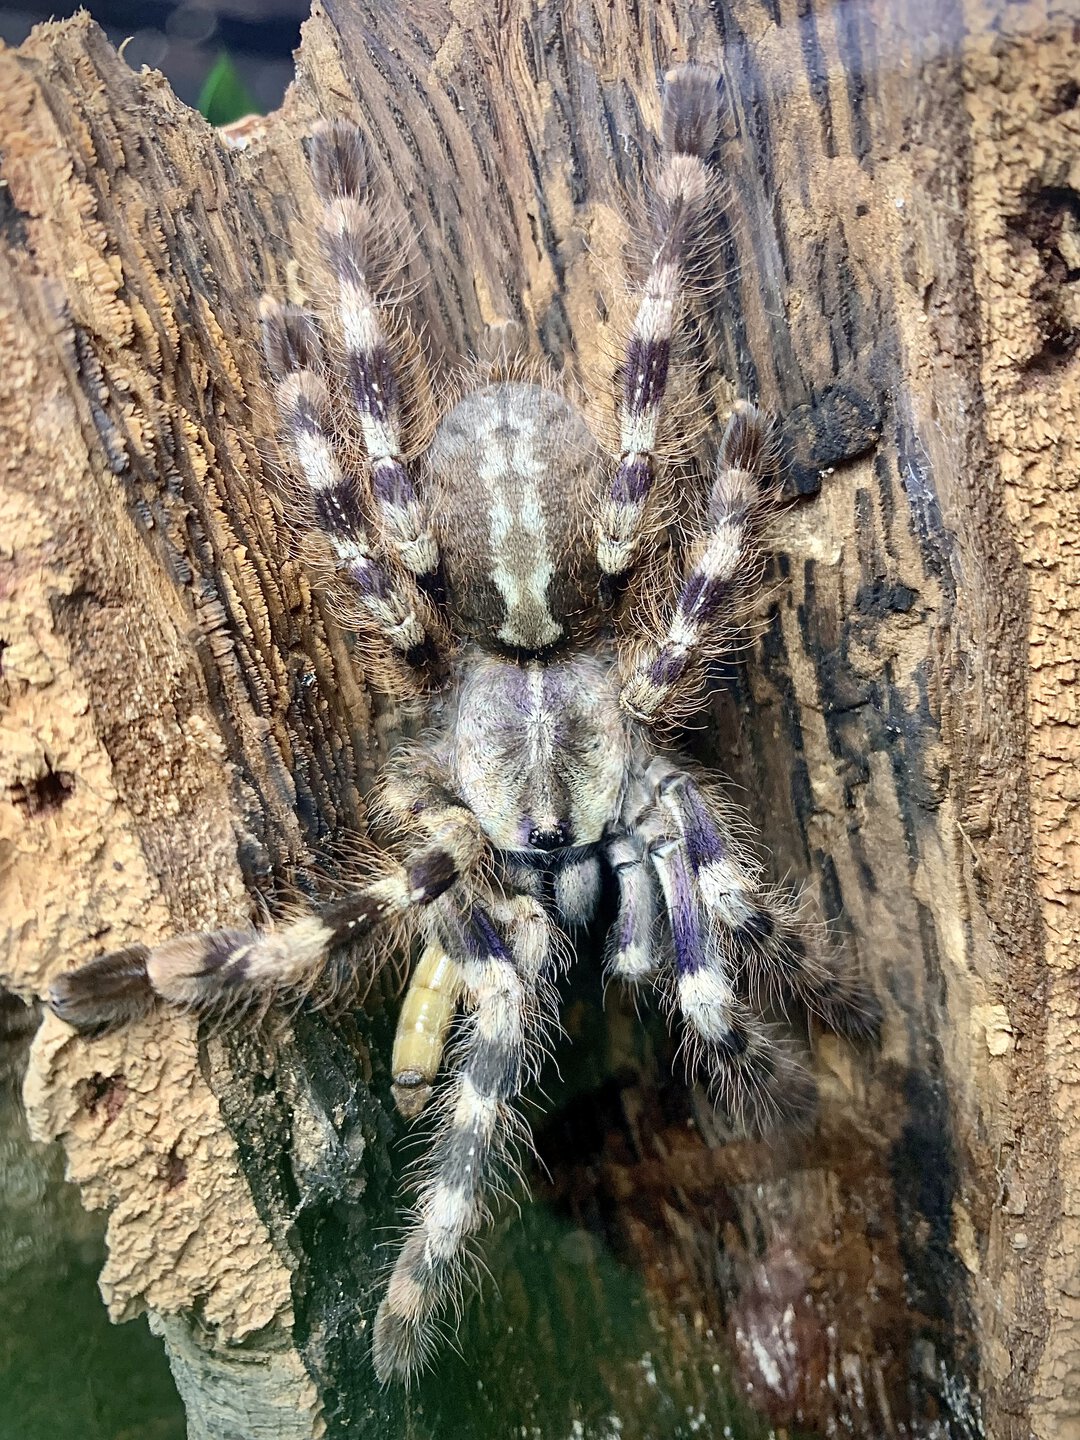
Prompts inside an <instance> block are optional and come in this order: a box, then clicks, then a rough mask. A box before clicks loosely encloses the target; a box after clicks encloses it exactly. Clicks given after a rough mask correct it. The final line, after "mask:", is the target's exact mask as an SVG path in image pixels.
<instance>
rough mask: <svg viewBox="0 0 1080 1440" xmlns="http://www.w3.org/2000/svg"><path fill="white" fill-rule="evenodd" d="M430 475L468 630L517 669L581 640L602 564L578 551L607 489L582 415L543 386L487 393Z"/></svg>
mask: <svg viewBox="0 0 1080 1440" xmlns="http://www.w3.org/2000/svg"><path fill="white" fill-rule="evenodd" d="M425 464H426V469H427V485H426V490H427V495H428V497H429V503H430V505H431V510H432V513H433V515H434V521H435V528H436V535H437V538H438V543H439V548H440V552H441V554H442V558H443V567H444V574H445V580H446V588H447V594H448V599H449V604H450V607H451V609H452V611H453V612H454V615H455V619H456V621H457V624H458V626H459V627H460V629H461V631H462V632H463V633H464V634H466V635H468V636H469V638H470V639H472V640H475V641H476V642H477V643H478V644H480V645H482V646H483V647H484V648H485V649H486V650H492V651H495V652H497V653H500V654H504V655H511V656H514V657H516V658H519V659H527V658H529V657H532V656H537V655H547V654H551V653H552V652H554V651H557V650H559V649H561V648H562V647H564V646H565V645H567V644H568V643H569V642H570V641H571V640H572V639H576V638H577V637H578V636H579V635H580V632H581V630H582V628H583V622H584V620H585V617H586V616H587V615H588V613H589V612H590V611H591V609H592V607H593V605H594V603H595V597H596V589H597V577H598V570H597V565H596V560H595V556H593V555H591V554H590V548H591V547H588V546H586V545H583V544H582V543H581V542H582V534H583V532H584V531H585V530H586V528H587V524H588V521H587V517H588V516H589V515H590V514H591V513H593V511H594V510H595V508H596V505H597V504H598V500H599V491H600V487H601V485H602V483H603V478H604V472H603V464H602V458H601V453H600V450H599V447H598V446H597V443H596V441H595V439H594V438H593V436H592V434H591V432H590V431H589V428H588V426H587V425H586V423H585V420H584V418H583V416H582V415H581V414H580V413H579V412H578V411H577V410H576V409H575V408H574V407H573V406H572V405H571V404H570V403H569V401H567V400H566V399H565V398H564V397H563V396H562V395H559V394H558V393H557V392H555V391H553V390H547V389H544V388H543V387H542V386H539V385H531V384H524V383H521V382H509V381H507V382H503V383H500V384H495V385H487V386H485V387H484V388H483V389H481V390H475V391H472V392H471V393H470V394H468V395H466V396H465V397H464V398H463V399H462V400H461V401H459V403H458V404H457V405H456V406H455V407H454V409H453V410H451V411H450V413H449V414H448V415H447V416H446V418H445V419H444V420H443V421H442V423H441V424H440V425H439V427H438V429H437V431H436V432H435V437H434V439H433V441H432V444H431V448H430V450H429V451H428V453H427V456H426V460H425Z"/></svg>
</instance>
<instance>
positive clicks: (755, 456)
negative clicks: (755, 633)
mask: <svg viewBox="0 0 1080 1440" xmlns="http://www.w3.org/2000/svg"><path fill="white" fill-rule="evenodd" d="M769 473H770V453H769V424H768V421H767V420H766V418H765V417H764V416H763V415H762V413H761V412H760V411H759V410H758V409H756V407H755V406H753V405H749V404H747V403H745V402H743V403H740V404H739V405H738V406H737V408H736V409H735V411H734V412H733V413H732V416H731V418H730V420H729V421H728V425H727V429H726V431H725V433H724V438H723V440H722V441H721V444H720V450H719V455H718V457H717V465H716V472H715V477H714V479H713V484H712V490H711V494H710V497H709V518H708V527H707V529H706V531H705V534H704V535H703V536H702V537H701V538H700V539H699V540H698V541H697V543H696V544H695V545H694V546H693V547H692V549H691V551H690V554H689V556H688V557H687V561H686V567H685V578H684V580H683V583H682V588H681V590H680V591H679V595H678V598H677V599H676V601H675V605H674V609H673V611H672V613H671V618H670V620H669V621H668V623H667V626H666V628H665V629H664V631H663V632H662V634H661V635H660V637H659V638H658V639H657V640H654V641H652V642H649V643H646V644H645V645H644V646H642V647H640V648H639V649H638V652H637V656H636V661H635V664H634V668H633V670H632V672H631V674H630V676H629V678H628V679H627V680H626V682H625V684H624V685H623V689H622V696H621V699H622V703H623V705H624V706H625V707H626V709H627V710H629V712H630V713H631V714H632V715H634V716H636V717H637V718H638V719H639V720H644V721H645V722H646V723H648V724H658V725H660V726H661V727H665V728H667V727H670V726H671V725H672V724H674V723H677V722H680V721H683V720H685V719H686V718H687V717H688V716H689V715H690V714H692V713H693V711H694V710H695V709H696V708H697V707H698V706H699V705H700V703H701V701H702V699H703V697H704V696H705V694H706V690H707V685H706V681H707V678H708V665H709V662H710V661H712V660H714V659H715V658H716V657H717V656H718V655H720V654H722V653H723V652H724V651H725V650H726V649H728V648H729V647H730V645H731V643H732V640H733V638H734V635H735V631H736V628H737V626H738V623H739V621H740V619H741V618H742V616H743V615H744V613H745V603H746V599H747V597H748V595H750V594H752V592H753V590H754V588H755V587H756V585H757V584H758V583H759V582H760V576H761V569H762V557H761V551H760V549H759V546H758V535H759V532H760V529H761V522H762V518H763V515H764V514H765V513H768V511H769V510H770V508H771V506H770V503H769V502H773V503H775V488H774V487H770V486H769V485H768V484H767V477H768V475H769Z"/></svg>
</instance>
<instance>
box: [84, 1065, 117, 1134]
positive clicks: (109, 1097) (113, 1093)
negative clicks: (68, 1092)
mask: <svg viewBox="0 0 1080 1440" xmlns="http://www.w3.org/2000/svg"><path fill="white" fill-rule="evenodd" d="M78 1096H79V1104H80V1105H82V1106H83V1107H84V1108H85V1109H86V1110H87V1112H88V1113H89V1114H91V1115H96V1114H97V1111H98V1108H99V1106H104V1108H105V1123H106V1125H111V1124H112V1122H113V1121H114V1120H115V1119H116V1117H117V1115H119V1114H120V1111H121V1110H122V1109H123V1108H124V1103H125V1101H126V1100H127V1081H126V1080H125V1079H124V1077H123V1075H91V1076H90V1077H89V1078H88V1079H86V1080H83V1081H82V1082H81V1084H80V1085H79V1087H78Z"/></svg>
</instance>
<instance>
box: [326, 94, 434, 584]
mask: <svg viewBox="0 0 1080 1440" xmlns="http://www.w3.org/2000/svg"><path fill="white" fill-rule="evenodd" d="M311 175H312V180H313V181H314V184H315V190H316V193H317V194H318V197H319V199H320V201H321V202H322V205H323V216H322V224H321V239H322V250H323V255H324V257H325V259H326V264H327V266H328V268H329V270H330V273H331V275H332V276H333V278H334V282H335V285H336V287H337V312H338V316H337V318H338V322H339V326H340V332H341V339H342V345H343V347H344V359H345V374H346V382H347V388H348V393H349V396H350V398H351V400H352V403H353V408H354V410H355V412H356V417H357V420H358V422H359V425H360V430H361V433H362V435H363V437H364V446H365V449H366V450H367V455H368V460H369V462H370V464H371V484H372V489H373V491H374V495H375V500H376V502H377V504H378V507H379V513H380V516H381V521H382V528H383V532H384V534H385V535H386V537H387V540H388V541H389V543H390V545H391V546H392V548H393V550H394V551H395V553H396V554H397V556H398V558H399V560H400V561H401V563H402V565H404V566H405V568H406V570H408V571H410V572H411V573H412V574H413V575H415V576H416V577H417V579H418V580H419V581H420V583H421V585H423V586H424V587H425V588H430V587H431V586H432V585H433V584H434V582H435V576H436V572H437V570H438V567H439V554H438V550H437V548H436V545H435V539H434V536H433V535H432V533H431V526H430V524H429V520H428V516H427V514H426V513H425V511H424V507H423V506H422V505H421V503H420V500H419V498H418V497H417V494H416V491H415V489H414V487H413V483H412V480H411V478H410V476H409V471H408V467H407V465H406V462H405V455H404V447H403V445H402V441H401V433H400V430H401V392H400V387H399V384H398V379H397V375H396V374H395V372H394V365H393V361H392V359H391V355H390V345H389V342H388V340H387V337H386V334H385V332H384V330H383V328H382V324H381V322H380V319H379V309H378V306H377V305H376V302H375V297H374V296H373V294H372V292H371V288H370V285H369V280H368V269H369V264H370V257H369V253H368V252H369V249H370V245H371V236H372V229H373V216H372V206H371V196H370V189H369V184H368V164H367V152H366V148H365V145H364V140H363V137H362V136H361V134H360V132H359V130H358V129H357V128H356V126H355V125H350V124H349V123H348V122H346V121H342V120H331V121H328V122H327V123H326V124H323V125H320V126H319V128H318V129H317V130H316V131H315V133H314V134H313V136H312V138H311Z"/></svg>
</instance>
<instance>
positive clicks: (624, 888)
mask: <svg viewBox="0 0 1080 1440" xmlns="http://www.w3.org/2000/svg"><path fill="white" fill-rule="evenodd" d="M607 856H608V861H609V863H610V865H611V868H612V870H613V871H614V873H615V877H616V879H617V880H618V882H619V908H618V913H617V915H616V917H615V923H614V924H613V925H612V927H611V929H610V930H609V931H608V939H607V967H606V968H607V973H608V974H609V975H610V976H612V978H614V979H616V980H621V981H623V983H624V984H627V985H640V984H642V982H644V981H646V980H651V979H652V978H653V977H654V976H655V975H656V973H657V971H658V969H659V966H660V950H659V946H658V945H657V920H658V912H659V903H658V902H659V897H658V895H657V880H656V873H655V870H654V868H653V866H652V865H651V863H650V861H649V856H648V852H647V850H646V847H645V842H644V840H643V839H642V837H641V836H640V835H639V834H637V833H636V832H633V831H630V832H628V833H627V834H625V835H619V836H617V837H616V838H615V839H614V840H612V841H611V842H610V844H609V845H608V846H607Z"/></svg>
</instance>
